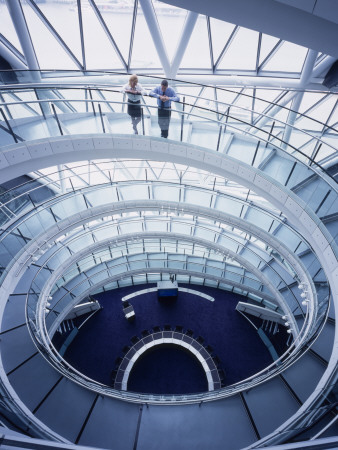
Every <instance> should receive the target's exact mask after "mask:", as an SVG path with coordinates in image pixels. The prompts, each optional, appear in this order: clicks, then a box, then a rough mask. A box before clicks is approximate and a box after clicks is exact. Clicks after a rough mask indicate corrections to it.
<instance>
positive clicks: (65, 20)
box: [36, 0, 82, 62]
mask: <svg viewBox="0 0 338 450" xmlns="http://www.w3.org/2000/svg"><path fill="white" fill-rule="evenodd" d="M36 3H37V4H38V7H39V8H40V10H41V11H42V12H43V14H44V15H45V16H46V18H47V19H48V20H49V22H50V23H51V25H52V26H53V27H54V28H55V30H56V31H57V32H58V33H59V35H60V36H61V38H62V39H63V40H64V41H65V43H66V44H67V45H68V47H69V48H70V49H71V50H72V52H73V53H74V54H75V56H76V57H77V59H78V60H79V61H80V62H82V55H81V41H80V29H79V16H78V10H77V0H68V1H67V2H57V3H55V2H54V1H53V0H47V1H46V2H45V3H44V2H41V1H36Z"/></svg>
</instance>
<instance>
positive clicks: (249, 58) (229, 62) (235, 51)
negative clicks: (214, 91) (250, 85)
mask: <svg viewBox="0 0 338 450" xmlns="http://www.w3.org/2000/svg"><path fill="white" fill-rule="evenodd" d="M257 45H258V32H257V31H252V30H248V29H247V28H240V29H239V31H238V32H237V33H236V36H235V38H234V40H233V41H232V42H231V44H230V47H229V48H228V50H227V52H226V53H225V55H224V57H223V59H222V61H221V62H220V64H219V66H218V68H219V69H238V70H255V68H256V58H257Z"/></svg>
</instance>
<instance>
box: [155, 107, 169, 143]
mask: <svg viewBox="0 0 338 450" xmlns="http://www.w3.org/2000/svg"><path fill="white" fill-rule="evenodd" d="M170 116H171V109H170V108H159V109H158V125H159V127H160V128H161V137H163V138H167V137H168V133H169V124H170Z"/></svg>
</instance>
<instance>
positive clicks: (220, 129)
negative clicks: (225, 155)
mask: <svg viewBox="0 0 338 450" xmlns="http://www.w3.org/2000/svg"><path fill="white" fill-rule="evenodd" d="M221 136H222V125H221V126H220V127H219V131H218V140H217V148H216V152H218V150H219V145H220V143H221Z"/></svg>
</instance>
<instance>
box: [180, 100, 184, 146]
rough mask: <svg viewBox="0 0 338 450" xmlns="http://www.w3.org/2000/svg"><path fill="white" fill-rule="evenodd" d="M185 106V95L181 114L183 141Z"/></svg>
mask: <svg viewBox="0 0 338 450" xmlns="http://www.w3.org/2000/svg"><path fill="white" fill-rule="evenodd" d="M184 106H185V97H183V108H182V116H181V142H182V140H183V125H184Z"/></svg>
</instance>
